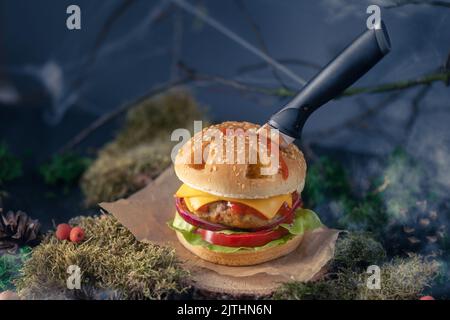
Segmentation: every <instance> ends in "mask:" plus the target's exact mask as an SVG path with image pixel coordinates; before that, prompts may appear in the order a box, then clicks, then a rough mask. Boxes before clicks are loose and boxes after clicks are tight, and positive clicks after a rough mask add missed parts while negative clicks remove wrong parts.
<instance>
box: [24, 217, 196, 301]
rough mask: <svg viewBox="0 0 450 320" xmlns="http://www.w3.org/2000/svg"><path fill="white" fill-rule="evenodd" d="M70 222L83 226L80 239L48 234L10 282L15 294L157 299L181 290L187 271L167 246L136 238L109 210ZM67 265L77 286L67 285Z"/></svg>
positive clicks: (32, 297)
mask: <svg viewBox="0 0 450 320" xmlns="http://www.w3.org/2000/svg"><path fill="white" fill-rule="evenodd" d="M71 224H72V225H74V224H77V225H80V226H81V227H82V228H84V229H85V232H86V237H85V239H86V240H85V241H84V242H83V243H81V244H74V243H71V242H68V241H59V240H57V239H56V238H55V237H54V236H53V235H52V234H49V235H48V236H47V238H46V239H45V240H44V241H43V242H42V243H41V244H40V245H39V246H37V247H36V248H34V249H33V252H32V256H31V258H30V259H29V260H28V261H26V262H25V264H24V267H23V269H22V270H21V277H20V278H19V279H18V280H17V282H16V284H17V289H18V293H19V295H20V296H21V297H23V298H27V299H43V298H45V299H49V298H74V297H76V298H86V299H87V298H89V299H96V298H97V299H98V298H115V299H162V298H168V297H169V296H171V295H173V294H178V293H182V292H184V291H185V290H187V285H186V282H185V280H186V279H187V276H188V273H187V272H186V271H184V270H183V269H182V268H181V267H180V263H179V262H178V260H177V259H176V256H175V253H174V250H173V249H169V248H166V247H161V246H156V245H152V244H145V243H141V242H139V241H137V240H136V239H135V238H134V236H133V235H132V234H131V233H130V232H129V231H128V230H127V229H126V228H125V227H123V226H122V225H121V224H120V223H119V222H118V221H117V220H116V219H115V218H113V217H112V216H109V215H103V216H101V217H80V218H78V219H75V220H73V221H71ZM70 265H77V266H79V267H80V269H81V272H82V274H81V279H82V280H81V289H80V290H68V289H67V286H66V281H67V277H68V274H67V268H68V266H70Z"/></svg>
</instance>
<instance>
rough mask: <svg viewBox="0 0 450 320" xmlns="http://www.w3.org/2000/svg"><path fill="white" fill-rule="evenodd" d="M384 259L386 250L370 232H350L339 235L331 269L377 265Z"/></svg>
mask: <svg viewBox="0 0 450 320" xmlns="http://www.w3.org/2000/svg"><path fill="white" fill-rule="evenodd" d="M385 259H386V251H385V250H384V248H383V246H382V245H381V243H379V242H378V241H376V240H375V239H374V238H373V237H372V236H371V235H370V234H368V233H363V232H350V233H347V234H345V235H343V236H340V237H339V239H338V241H337V243H336V249H335V254H334V258H333V263H332V269H334V270H343V269H352V270H360V269H363V268H366V267H367V266H369V265H373V264H377V265H378V264H380V263H382V262H383V261H385Z"/></svg>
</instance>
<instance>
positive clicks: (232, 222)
mask: <svg viewBox="0 0 450 320" xmlns="http://www.w3.org/2000/svg"><path fill="white" fill-rule="evenodd" d="M193 213H194V214H195V215H196V216H198V217H200V218H201V219H203V220H206V221H209V222H212V223H218V224H223V225H226V226H229V227H230V228H237V229H256V228H262V227H265V226H267V225H270V224H271V223H272V222H274V221H275V220H278V219H280V218H281V216H282V215H281V214H280V213H277V214H276V215H275V216H274V217H273V218H272V219H266V218H265V217H264V216H262V215H257V214H239V213H236V212H233V211H232V209H231V208H230V206H229V205H228V202H227V201H217V202H213V203H210V204H209V205H208V210H207V211H202V210H197V211H195V212H193Z"/></svg>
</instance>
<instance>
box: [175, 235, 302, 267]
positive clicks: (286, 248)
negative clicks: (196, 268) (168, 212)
mask: <svg viewBox="0 0 450 320" xmlns="http://www.w3.org/2000/svg"><path fill="white" fill-rule="evenodd" d="M176 233H177V237H178V240H179V241H180V242H181V244H182V245H183V246H184V247H185V248H186V249H188V250H189V251H190V252H192V253H193V254H195V255H196V256H198V257H199V258H201V259H203V260H206V261H209V262H212V263H216V264H221V265H225V266H251V265H255V264H259V263H263V262H267V261H271V260H274V259H277V258H279V257H282V256H285V255H287V254H289V253H291V252H292V251H294V250H295V249H296V248H297V247H298V246H299V244H300V242H302V240H303V235H298V236H295V237H294V238H292V239H291V240H289V241H288V242H286V243H285V244H281V245H277V246H275V247H270V248H267V249H261V250H258V251H251V250H241V251H238V252H233V253H223V252H216V251H211V250H209V249H208V248H205V247H202V246H194V245H191V244H190V243H188V242H187V241H186V240H185V239H184V236H183V234H182V233H181V232H178V231H176Z"/></svg>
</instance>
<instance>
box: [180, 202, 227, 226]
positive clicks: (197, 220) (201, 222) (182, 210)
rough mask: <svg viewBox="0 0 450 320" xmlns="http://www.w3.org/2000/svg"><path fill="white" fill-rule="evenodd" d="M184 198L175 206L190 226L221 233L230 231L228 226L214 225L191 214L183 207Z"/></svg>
mask: <svg viewBox="0 0 450 320" xmlns="http://www.w3.org/2000/svg"><path fill="white" fill-rule="evenodd" d="M181 199H182V198H178V197H177V198H176V201H175V205H176V207H177V211H178V213H179V214H180V216H181V217H182V218H183V219H184V220H185V221H186V222H187V223H189V224H192V225H193V226H196V227H200V228H203V229H207V230H211V231H219V230H226V229H230V228H229V227H227V226H224V225H222V224H218V223H212V222H209V221H206V220H203V219H200V218H199V217H197V216H196V215H195V214H193V213H191V212H189V211H188V210H186V209H185V208H184V206H183V203H182V201H181Z"/></svg>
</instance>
